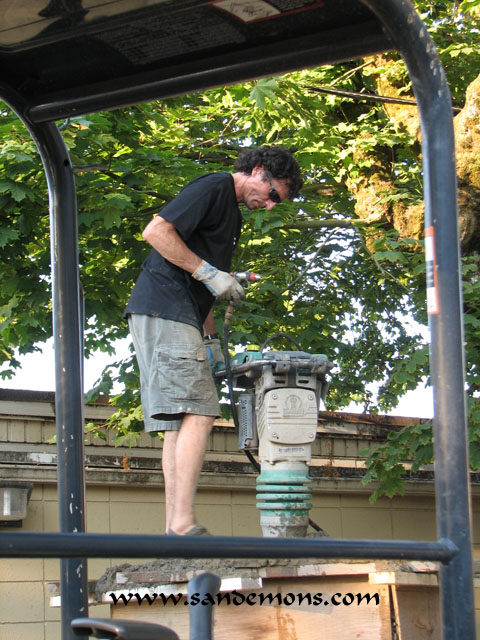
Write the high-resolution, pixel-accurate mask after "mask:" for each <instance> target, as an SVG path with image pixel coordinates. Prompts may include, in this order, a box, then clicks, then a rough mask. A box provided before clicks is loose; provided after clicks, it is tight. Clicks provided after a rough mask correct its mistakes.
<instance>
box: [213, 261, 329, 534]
mask: <svg viewBox="0 0 480 640" xmlns="http://www.w3.org/2000/svg"><path fill="white" fill-rule="evenodd" d="M235 275H236V277H237V278H238V276H239V275H241V276H244V275H245V276H248V279H249V280H250V281H251V280H253V279H254V278H252V275H254V274H250V273H245V274H244V273H242V274H238V275H237V274H235ZM239 279H240V278H239ZM242 279H243V278H242ZM245 279H246V278H245ZM255 279H258V276H257V277H256V278H255ZM229 311H230V314H229ZM232 313H233V308H232V307H231V306H230V305H229V310H227V314H226V320H225V326H224V352H225V354H226V357H227V359H228V348H227V344H228V339H227V332H228V326H229V324H230V319H231V314H232ZM228 316H230V317H228ZM278 337H284V338H288V339H289V340H290V341H292V342H294V343H295V346H297V348H298V351H274V350H267V351H265V347H266V345H267V344H268V343H269V342H270V341H272V340H273V339H274V338H278ZM332 367H333V364H332V363H331V362H329V361H328V358H327V356H325V355H323V354H318V353H317V354H310V353H306V352H304V351H301V350H300V347H299V345H298V343H297V342H296V341H295V340H293V339H292V338H291V337H290V336H288V335H286V334H283V333H277V334H275V335H274V336H271V337H270V338H269V339H268V340H266V341H265V343H264V344H263V345H262V347H260V348H258V347H249V348H247V350H246V351H244V352H242V353H237V354H235V355H234V356H233V357H232V358H231V359H229V361H228V362H226V367H225V371H219V372H217V374H216V375H217V377H226V379H227V384H228V386H229V391H230V400H231V404H232V413H233V417H234V421H235V424H236V426H237V429H238V439H239V449H241V450H244V451H245V452H246V453H247V454H248V453H250V454H251V452H257V451H258V457H259V463H260V475H259V476H258V478H257V507H258V509H260V513H261V517H260V522H261V526H262V531H263V535H264V537H305V536H306V533H307V527H308V524H309V510H310V508H311V506H312V503H311V499H312V486H311V478H310V475H309V464H310V461H311V457H312V444H313V442H314V441H315V436H316V433H317V423H318V411H319V406H320V401H321V400H324V399H325V396H326V394H327V391H328V382H327V378H326V375H327V373H328V372H329V371H330V370H331V369H332ZM233 389H236V390H239V391H240V394H239V396H238V402H237V403H235V401H234V396H233ZM249 458H250V459H252V458H251V455H249Z"/></svg>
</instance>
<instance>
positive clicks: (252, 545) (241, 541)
mask: <svg viewBox="0 0 480 640" xmlns="http://www.w3.org/2000/svg"><path fill="white" fill-rule="evenodd" d="M457 551H458V549H457V547H456V546H455V545H454V544H453V543H452V541H451V540H447V539H443V540H437V541H435V542H423V541H415V540H335V539H332V538H320V539H315V538H238V537H233V538H230V537H226V536H225V537H217V536H212V537H205V538H194V537H185V536H152V535H148V536H147V535H145V536H143V535H142V536H140V535H123V534H122V535H120V534H101V533H1V534H0V557H18V558H26V557H28V558H70V557H77V556H85V557H90V558H119V557H130V558H147V557H152V558H362V559H366V558H370V559H374V558H375V559H378V560H382V559H385V560H386V559H402V560H439V561H441V562H447V563H448V562H450V560H452V559H453V558H454V557H455V555H456V553H457Z"/></svg>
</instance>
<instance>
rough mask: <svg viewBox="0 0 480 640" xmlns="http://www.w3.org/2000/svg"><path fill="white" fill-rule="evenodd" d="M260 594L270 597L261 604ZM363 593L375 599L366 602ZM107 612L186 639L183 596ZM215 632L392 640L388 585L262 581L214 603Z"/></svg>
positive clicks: (219, 636)
mask: <svg viewBox="0 0 480 640" xmlns="http://www.w3.org/2000/svg"><path fill="white" fill-rule="evenodd" d="M261 593H263V594H264V596H267V594H269V595H270V596H271V598H272V600H270V599H269V598H268V597H267V599H266V600H265V601H264V604H260V602H261V601H262V599H261V597H260V594H261ZM300 594H301V595H302V597H300ZM366 594H370V596H374V595H375V594H376V598H372V599H371V600H370V602H369V603H368V602H367V598H364V596H365V595H366ZM362 598H363V599H362ZM342 599H344V602H343V603H342ZM377 601H378V604H376V602H377ZM270 602H271V603H270ZM337 603H338V604H337ZM197 606H201V605H197ZM112 615H113V617H115V618H125V619H138V620H144V621H149V622H157V623H159V624H164V625H167V626H170V627H172V628H174V629H175V631H176V632H177V633H178V634H179V636H180V638H181V640H188V627H189V625H188V607H187V606H186V604H185V599H183V600H182V601H181V602H179V603H178V604H177V605H176V606H174V605H173V604H171V603H169V604H167V605H166V606H164V605H162V604H159V605H158V604H156V603H154V604H153V605H151V606H149V605H148V604H147V605H142V606H141V607H139V606H138V604H137V603H136V601H135V604H133V603H132V604H130V605H128V606H123V605H121V606H117V607H116V608H115V609H114V611H113V612H112ZM214 630H215V640H258V639H259V638H261V639H262V640H305V639H306V638H308V639H312V640H331V639H332V638H335V640H352V639H355V640H372V639H373V638H375V639H380V638H381V640H391V638H392V635H391V622H390V603H389V593H388V586H385V585H375V586H373V585H369V584H367V583H366V582H365V581H353V580H342V579H340V580H338V579H333V578H327V579H323V580H318V579H315V580H305V581H299V580H292V581H290V580H280V581H274V580H270V581H267V580H265V581H264V585H263V588H262V589H256V590H252V591H249V592H247V591H243V592H241V593H240V592H232V593H231V600H230V604H228V602H227V601H226V600H223V601H222V602H221V603H220V604H219V605H218V606H215V623H214Z"/></svg>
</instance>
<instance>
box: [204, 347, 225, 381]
mask: <svg viewBox="0 0 480 640" xmlns="http://www.w3.org/2000/svg"><path fill="white" fill-rule="evenodd" d="M203 344H204V345H205V348H206V349H207V355H208V359H209V360H210V366H211V368H212V375H213V376H215V372H216V371H218V370H219V369H225V358H224V357H223V353H222V347H221V346H220V340H219V338H210V339H209V340H204V341H203Z"/></svg>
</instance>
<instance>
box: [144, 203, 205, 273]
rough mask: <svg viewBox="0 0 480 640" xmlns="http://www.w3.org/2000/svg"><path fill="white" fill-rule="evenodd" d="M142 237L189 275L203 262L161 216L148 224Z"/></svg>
mask: <svg viewBox="0 0 480 640" xmlns="http://www.w3.org/2000/svg"><path fill="white" fill-rule="evenodd" d="M142 236H143V239H144V240H145V241H146V242H148V244H150V245H151V246H152V247H153V248H154V249H156V250H157V251H158V253H159V254H160V255H161V256H163V257H164V258H165V259H166V260H168V261H169V262H171V263H172V264H174V265H176V266H177V267H180V268H181V269H184V270H185V271H188V273H193V272H194V271H195V269H197V268H198V267H199V266H200V263H201V262H202V260H201V258H199V257H198V256H197V255H196V254H195V253H193V251H190V249H189V248H188V247H187V245H186V244H185V242H184V241H183V240H182V238H181V237H180V235H179V233H178V231H177V230H176V229H175V226H174V225H173V224H172V223H171V222H169V221H168V220H165V218H162V217H161V216H155V218H153V219H152V220H151V221H150V222H149V223H148V224H147V226H146V227H145V229H144V230H143V233H142Z"/></svg>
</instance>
